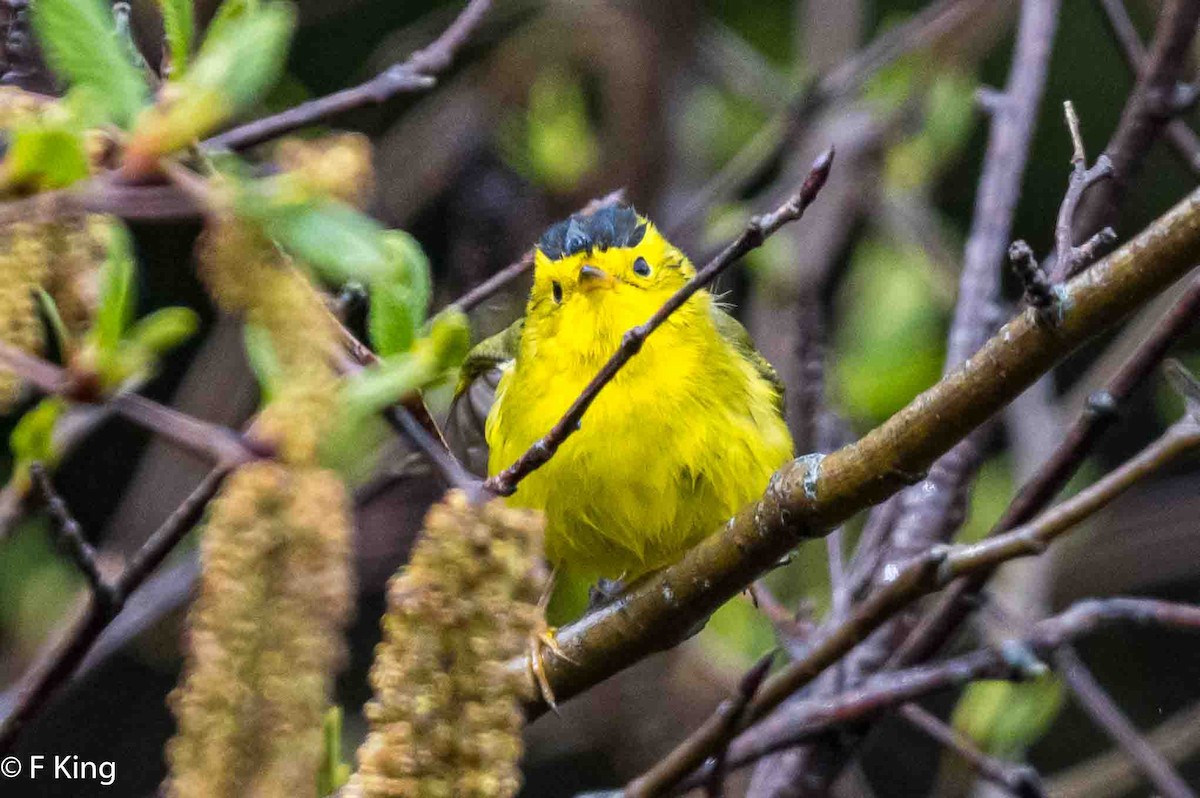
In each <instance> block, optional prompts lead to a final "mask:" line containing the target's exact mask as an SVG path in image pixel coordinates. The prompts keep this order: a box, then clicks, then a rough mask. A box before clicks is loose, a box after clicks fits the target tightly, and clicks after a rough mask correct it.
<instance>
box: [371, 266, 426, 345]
mask: <svg viewBox="0 0 1200 798" xmlns="http://www.w3.org/2000/svg"><path fill="white" fill-rule="evenodd" d="M370 296H371V305H370V307H369V309H368V311H367V331H368V332H369V333H370V334H371V345H372V346H374V347H375V351H376V352H377V353H378V354H379V355H381V356H382V357H389V356H391V355H398V354H400V353H401V352H407V351H408V348H409V347H410V346H412V342H413V340H414V339H415V338H416V335H417V327H418V325H419V323H420V322H419V320H418V317H417V316H416V315H415V314H414V313H413V304H414V301H413V292H412V291H411V290H410V289H409V287H408V286H406V285H401V284H398V283H392V282H378V283H375V284H373V285H372V286H371V290H370Z"/></svg>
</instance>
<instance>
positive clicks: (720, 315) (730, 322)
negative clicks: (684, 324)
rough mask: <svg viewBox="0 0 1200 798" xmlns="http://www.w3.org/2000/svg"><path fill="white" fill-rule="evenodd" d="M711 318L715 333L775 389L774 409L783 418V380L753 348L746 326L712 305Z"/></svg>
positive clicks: (752, 341)
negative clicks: (729, 344) (730, 345)
mask: <svg viewBox="0 0 1200 798" xmlns="http://www.w3.org/2000/svg"><path fill="white" fill-rule="evenodd" d="M712 320H713V326H715V327H716V328H717V334H718V335H720V336H721V337H722V338H724V339H725V340H726V341H728V342H729V343H731V344H732V345H733V348H734V349H736V350H737V353H738V354H739V355H741V356H742V357H744V358H745V359H746V360H748V361H750V363H751V365H753V366H754V369H755V371H757V372H758V376H760V377H762V378H763V379H764V380H766V381H767V382H768V383H769V384H770V385H771V387H773V388H774V389H775V393H776V400H775V409H776V410H778V411H779V417H780V418H783V417H784V408H785V404H784V397H783V380H781V379H779V375H778V374H776V373H775V367H774V366H772V365H771V363H770V361H768V360H767V359H766V358H765V357H763V356H762V355H761V354H760V353H759V351H758V350H757V349H755V347H754V340H753V339H752V338H751V337H750V333H748V332H746V328H745V327H743V326H742V324H741V322H739V321H738V320H737V319H735V318H734V317H733V316H731V315H729V314H728V313H726V312H725V311H724V310H722V309H721V308H719V307H717V306H716V305H713V306H712Z"/></svg>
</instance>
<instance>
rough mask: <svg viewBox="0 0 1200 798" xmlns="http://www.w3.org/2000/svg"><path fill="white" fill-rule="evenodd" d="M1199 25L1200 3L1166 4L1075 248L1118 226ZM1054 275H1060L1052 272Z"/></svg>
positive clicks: (1085, 204) (1078, 221)
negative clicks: (1109, 169) (1108, 172)
mask: <svg viewBox="0 0 1200 798" xmlns="http://www.w3.org/2000/svg"><path fill="white" fill-rule="evenodd" d="M1198 24H1200V3H1198V2H1196V0H1166V2H1164V3H1163V4H1162V10H1161V11H1160V13H1159V18H1158V25H1157V26H1156V28H1155V32H1154V41H1153V42H1152V43H1151V45H1150V51H1149V54H1148V55H1147V56H1146V58H1145V59H1143V60H1142V69H1141V71H1140V73H1139V75H1138V79H1137V82H1136V83H1135V84H1134V87H1133V90H1132V91H1131V92H1130V94H1129V99H1128V100H1127V101H1126V103H1125V107H1124V108H1123V109H1122V111H1121V119H1120V121H1119V122H1118V123H1117V129H1116V131H1115V132H1114V133H1113V135H1112V138H1111V139H1110V140H1109V142H1108V146H1107V147H1105V149H1104V154H1105V155H1107V156H1108V157H1109V159H1110V160H1111V161H1112V165H1113V176H1112V179H1111V180H1105V181H1103V182H1101V183H1098V184H1096V186H1095V188H1094V189H1093V190H1091V191H1089V192H1087V194H1086V195H1085V196H1084V198H1083V200H1082V201H1081V203H1080V206H1079V212H1078V213H1077V214H1076V217H1075V234H1074V237H1073V239H1072V243H1075V242H1076V241H1082V240H1086V239H1088V238H1090V237H1091V236H1092V235H1093V234H1095V233H1096V232H1098V231H1100V230H1101V229H1103V228H1105V227H1108V226H1109V225H1112V224H1114V223H1115V222H1116V215H1117V211H1118V209H1119V208H1120V206H1121V204H1122V202H1123V200H1124V197H1125V194H1126V191H1127V190H1128V188H1129V186H1130V185H1131V184H1132V182H1133V179H1134V177H1136V175H1137V172H1138V171H1139V170H1140V169H1141V167H1142V164H1143V163H1144V162H1145V159H1146V154H1147V153H1148V152H1149V151H1150V147H1151V145H1153V144H1154V142H1155V141H1156V140H1157V139H1158V137H1159V135H1160V134H1161V133H1162V131H1163V129H1164V128H1165V127H1166V124H1167V122H1168V121H1169V120H1170V118H1171V116H1172V114H1171V113H1169V111H1170V109H1169V108H1165V107H1164V98H1167V97H1171V96H1173V95H1174V92H1175V90H1176V88H1177V87H1178V85H1179V83H1180V80H1181V79H1182V78H1183V76H1184V70H1185V69H1186V68H1187V64H1188V62H1189V59H1188V51H1189V49H1190V48H1191V45H1192V41H1193V40H1194V39H1195V37H1196V30H1197V26H1198ZM1176 112H1177V111H1176ZM1050 273H1051V274H1058V273H1059V272H1058V270H1057V269H1051V270H1050Z"/></svg>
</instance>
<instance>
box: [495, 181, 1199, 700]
mask: <svg viewBox="0 0 1200 798" xmlns="http://www.w3.org/2000/svg"><path fill="white" fill-rule="evenodd" d="M1197 261H1200V190H1198V191H1196V192H1194V193H1193V194H1192V195H1190V196H1189V197H1187V198H1186V199H1184V200H1183V201H1182V202H1180V203H1179V205H1177V206H1176V207H1175V208H1173V209H1172V210H1171V211H1169V212H1168V213H1167V214H1166V215H1164V216H1163V217H1162V218H1160V219H1159V220H1158V221H1156V222H1155V223H1154V224H1153V225H1151V226H1150V227H1149V228H1148V229H1147V230H1146V231H1144V232H1143V233H1142V234H1140V235H1139V236H1137V237H1136V238H1135V239H1133V240H1132V241H1130V242H1128V243H1127V244H1126V245H1125V246H1123V247H1121V248H1120V249H1119V250H1117V251H1116V252H1114V253H1112V254H1111V255H1109V256H1108V257H1107V258H1105V259H1104V260H1102V261H1101V262H1100V263H1098V264H1097V265H1096V266H1094V267H1093V268H1092V269H1090V270H1089V271H1088V272H1086V273H1085V274H1083V275H1080V276H1079V277H1078V278H1076V279H1075V280H1073V281H1071V282H1070V283H1069V284H1067V285H1066V286H1064V287H1063V293H1064V299H1065V307H1064V313H1063V318H1062V321H1061V323H1060V324H1058V325H1055V326H1054V327H1053V328H1052V329H1048V328H1046V327H1044V326H1043V325H1040V324H1038V323H1037V322H1036V320H1034V319H1033V318H1032V317H1031V316H1032V314H1023V315H1021V316H1019V317H1018V318H1016V319H1014V320H1013V321H1011V322H1010V323H1009V324H1007V325H1006V326H1005V327H1004V328H1003V329H1002V330H1001V331H1000V333H999V334H997V335H996V336H995V337H993V338H992V339H991V340H990V341H989V342H988V343H987V344H986V345H985V346H984V348H983V349H982V350H980V352H979V353H978V354H976V355H975V356H974V357H972V358H971V359H970V360H968V361H967V362H966V363H964V364H963V366H962V367H961V368H959V369H958V370H957V371H955V372H954V373H952V374H950V375H948V376H947V377H946V378H945V379H943V380H942V381H941V382H939V383H938V384H937V385H935V386H934V387H933V388H931V389H930V390H928V391H926V392H925V393H924V394H922V395H921V396H919V397H918V398H917V399H916V400H914V401H913V402H912V403H911V404H910V405H909V406H908V407H906V408H905V409H903V410H901V411H900V412H899V413H897V414H896V415H895V416H893V417H892V418H891V419H889V420H888V421H887V422H885V423H884V424H883V425H882V426H880V427H879V428H877V429H875V430H874V431H872V432H871V433H869V434H867V435H866V436H864V437H863V438H862V439H861V440H859V441H858V442H856V443H854V444H852V445H850V446H847V447H844V448H842V449H840V450H839V451H837V452H834V453H833V454H830V455H828V456H826V457H824V458H814V457H808V458H801V459H799V460H797V461H795V462H793V463H789V464H788V465H786V466H784V467H783V468H782V469H780V471H779V472H778V473H776V475H775V476H774V477H773V478H772V480H771V484H770V486H769V487H768V489H767V491H766V493H765V495H764V496H763V498H762V499H761V500H760V501H758V502H757V503H755V504H754V505H752V506H751V507H748V508H747V509H745V510H744V511H742V512H741V513H739V514H738V515H737V516H736V517H735V518H734V519H732V520H731V521H730V522H729V523H728V524H727V525H726V526H725V528H724V529H723V530H722V531H721V532H720V533H719V534H715V535H713V536H711V537H709V538H707V539H706V540H704V541H702V542H701V543H700V544H698V545H697V546H696V547H694V548H693V549H691V550H690V551H689V552H688V553H687V554H685V555H684V557H683V558H682V559H681V560H680V561H679V562H678V563H676V564H675V565H673V566H670V567H668V568H666V569H664V570H663V571H661V572H659V573H657V574H655V575H653V576H651V577H649V578H647V579H646V580H644V581H643V582H642V583H640V584H638V585H636V586H634V587H633V588H631V589H630V590H629V591H628V592H627V593H626V594H625V595H623V596H622V597H621V598H620V599H618V600H617V601H615V602H613V603H612V604H610V605H608V606H606V607H604V608H602V609H600V610H598V611H596V612H594V613H591V614H589V615H587V616H585V617H584V618H582V619H580V620H579V621H578V622H576V623H574V624H571V625H570V626H567V627H565V628H563V629H561V630H560V631H559V634H558V640H559V643H560V645H561V646H562V648H563V650H564V652H565V653H566V655H567V657H569V658H570V659H569V660H567V659H561V658H558V657H550V658H548V659H547V660H546V663H545V664H546V671H547V673H548V675H549V679H550V681H551V684H552V686H553V688H554V690H555V693H556V694H557V695H558V696H559V697H560V698H569V697H570V696H573V695H575V694H577V693H579V692H580V691H581V690H584V689H586V688H588V687H590V686H591V685H594V684H596V683H597V682H599V681H601V680H603V679H605V678H607V677H608V676H611V675H612V674H614V673H616V672H618V671H620V670H622V669H623V668H625V667H627V666H628V665H630V664H632V663H634V662H636V661H638V660H640V659H641V658H643V657H645V656H647V655H648V654H651V653H653V652H655V651H658V650H661V649H663V648H667V647H670V646H671V645H673V644H674V643H675V642H677V641H678V640H679V639H681V638H682V637H684V636H685V635H686V634H687V632H688V630H690V629H692V628H693V627H694V626H695V625H696V624H698V623H700V622H702V621H703V620H704V619H705V618H707V617H708V615H709V614H710V613H711V612H712V611H713V610H715V609H716V608H717V607H719V606H720V605H721V604H723V603H724V602H725V601H727V600H728V599H730V598H732V597H733V596H734V595H736V594H737V593H738V592H740V591H741V590H743V589H744V588H745V587H746V585H748V584H750V583H751V582H752V581H753V580H754V579H755V578H757V577H758V576H759V575H760V574H762V573H763V572H765V571H766V570H768V569H769V568H771V567H772V566H773V565H774V564H775V563H776V562H777V561H778V560H779V558H780V557H781V556H783V555H784V554H786V553H787V552H788V551H789V550H790V549H791V548H793V547H794V546H795V545H796V544H797V543H798V542H800V541H801V540H804V539H807V538H813V537H818V536H821V535H822V534H824V533H825V532H826V531H827V530H829V529H831V528H832V527H833V526H834V525H836V524H837V523H839V522H841V521H843V520H845V519H847V518H848V517H850V516H851V515H853V514H854V513H856V512H858V511H859V510H862V509H864V508H866V507H869V506H871V505H873V504H876V503H878V502H879V501H881V500H882V499H884V498H886V497H887V496H888V495H890V494H891V493H893V492H895V491H896V490H897V489H898V488H899V487H900V486H902V485H903V484H905V483H906V482H908V481H911V480H912V479H913V475H914V474H920V473H921V472H922V471H923V470H924V469H925V468H927V467H928V465H929V464H930V463H931V462H932V461H933V460H934V459H936V458H937V457H938V456H940V455H941V454H943V453H944V452H946V451H947V450H948V449H949V448H950V447H952V446H953V445H954V444H955V443H957V442H958V441H959V440H961V439H962V438H963V437H964V436H965V435H966V434H967V433H969V432H970V431H971V430H972V429H974V428H975V427H977V426H979V425H980V424H982V423H983V422H984V421H985V420H986V419H987V418H989V417H990V416H991V415H992V414H993V413H995V412H996V411H997V410H999V409H1000V408H1001V407H1003V406H1004V405H1005V404H1006V403H1007V402H1009V401H1011V400H1012V399H1013V398H1014V397H1015V396H1017V395H1018V394H1019V393H1020V392H1021V391H1023V390H1024V389H1025V388H1027V387H1028V386H1029V385H1031V384H1032V383H1033V382H1034V381H1035V380H1036V379H1037V378H1038V377H1039V376H1041V375H1042V374H1044V373H1045V372H1046V371H1047V370H1048V369H1049V368H1050V367H1051V366H1053V365H1054V364H1055V363H1056V362H1057V361H1058V360H1059V359H1060V358H1062V357H1063V356H1065V355H1066V354H1068V353H1069V352H1071V351H1072V350H1074V349H1075V348H1076V347H1078V346H1079V345H1080V344H1082V343H1083V342H1084V341H1086V340H1087V339H1089V338H1091V337H1092V336H1093V335H1096V334H1098V333H1100V332H1102V331H1104V330H1105V329H1108V328H1110V327H1111V326H1113V325H1114V324H1116V323H1118V322H1119V321H1120V320H1121V319H1122V318H1123V317H1124V316H1125V315H1126V314H1128V313H1129V312H1130V311H1132V310H1133V309H1134V308H1136V307H1139V306H1140V305H1141V304H1143V303H1144V302H1146V301H1147V300H1148V299H1150V297H1152V296H1153V295H1154V294H1156V293H1157V292H1159V291H1161V290H1163V289H1164V288H1166V287H1167V286H1168V285H1170V284H1171V283H1172V282H1174V281H1175V280H1177V279H1178V278H1179V277H1181V276H1182V275H1183V274H1185V273H1186V272H1187V271H1188V270H1189V269H1190V268H1191V267H1192V266H1193V265H1194V264H1195V263H1196V262H1197ZM867 603H868V604H872V603H873V600H872V599H868V602H867ZM859 624H860V622H859V621H857V620H854V619H852V620H851V621H849V622H848V624H847V628H845V629H844V630H843V632H842V633H841V634H843V635H845V636H846V639H845V641H844V642H845V643H848V644H852V642H853V641H855V640H857V639H859V638H857V637H856V635H858V634H859V633H864V634H865V633H866V632H868V631H870V629H869V628H866V627H863V626H861V625H859ZM830 646H831V644H830V643H828V642H826V643H824V644H821V645H818V646H817V647H816V648H814V650H813V651H814V657H818V659H813V660H811V661H810V665H812V664H819V668H818V669H817V670H818V671H819V670H820V669H823V668H824V667H825V666H826V665H827V664H828V663H829V662H832V661H833V660H832V659H828V660H826V659H819V658H821V657H828V656H832V657H833V658H836V657H837V656H840V655H841V654H842V653H844V651H845V650H846V649H845V648H843V647H840V646H833V647H832V648H831V647H830ZM509 667H510V668H511V669H513V670H516V671H519V672H521V673H525V672H526V670H525V669H526V663H525V662H524V660H523V659H517V660H514V661H512V662H510V663H509ZM765 689H766V686H764V690H765ZM526 709H527V712H528V713H529V714H531V715H536V714H538V713H540V712H541V711H544V709H545V706H544V704H543V703H542V702H541V701H540V700H538V699H536V698H534V697H533V696H532V695H530V697H529V700H528V703H527V706H526Z"/></svg>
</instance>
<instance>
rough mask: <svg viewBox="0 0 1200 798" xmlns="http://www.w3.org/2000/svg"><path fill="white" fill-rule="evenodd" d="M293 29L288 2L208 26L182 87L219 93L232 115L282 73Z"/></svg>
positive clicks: (271, 4) (228, 17)
mask: <svg viewBox="0 0 1200 798" xmlns="http://www.w3.org/2000/svg"><path fill="white" fill-rule="evenodd" d="M295 27H296V11H295V9H294V8H293V7H292V5H291V4H290V3H284V2H273V3H267V4H265V5H263V6H261V7H257V8H254V9H253V10H251V8H250V7H247V8H246V9H244V10H243V11H241V12H239V13H237V14H236V15H231V16H227V17H224V18H223V19H222V21H221V22H220V24H214V25H212V26H210V27H209V31H208V35H207V36H206V37H205V38H204V44H203V45H202V46H201V47H200V52H199V53H198V54H197V55H196V60H195V62H194V63H193V65H192V68H191V70H190V71H189V72H188V75H187V77H186V78H185V80H184V84H185V87H186V89H189V90H190V89H213V90H217V91H218V92H219V93H220V95H221V97H222V99H224V100H225V101H227V102H228V103H229V105H230V111H231V113H236V112H238V111H240V110H242V109H244V108H245V107H246V106H248V105H250V104H252V103H254V102H256V101H257V100H258V99H259V98H260V97H262V96H263V95H264V94H266V92H267V91H268V90H269V89H270V88H271V87H272V86H273V85H275V82H276V81H277V80H278V79H279V76H280V74H282V73H283V67H284V63H285V62H286V60H287V50H288V45H289V44H290V43H291V40H292V32H293V31H294V30H295Z"/></svg>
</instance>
